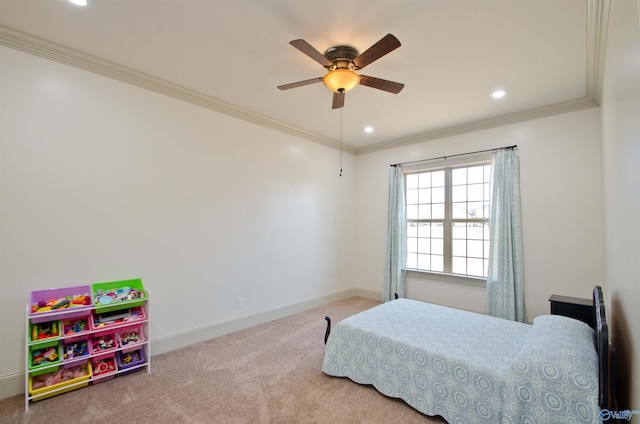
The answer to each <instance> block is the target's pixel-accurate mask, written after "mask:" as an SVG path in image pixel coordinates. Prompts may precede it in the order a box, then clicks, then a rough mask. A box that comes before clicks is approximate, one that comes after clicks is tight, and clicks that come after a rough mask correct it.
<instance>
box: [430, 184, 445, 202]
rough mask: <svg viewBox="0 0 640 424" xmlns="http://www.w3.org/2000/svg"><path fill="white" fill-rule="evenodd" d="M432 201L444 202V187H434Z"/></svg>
mask: <svg viewBox="0 0 640 424" xmlns="http://www.w3.org/2000/svg"><path fill="white" fill-rule="evenodd" d="M431 201H432V202H433V203H444V187H438V188H434V189H433V190H432V191H431Z"/></svg>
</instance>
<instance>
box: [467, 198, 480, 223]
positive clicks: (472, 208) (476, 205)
mask: <svg viewBox="0 0 640 424" xmlns="http://www.w3.org/2000/svg"><path fill="white" fill-rule="evenodd" d="M483 212H484V204H483V203H482V202H469V203H468V204H467V216H466V217H467V218H470V219H474V218H482V213H483Z"/></svg>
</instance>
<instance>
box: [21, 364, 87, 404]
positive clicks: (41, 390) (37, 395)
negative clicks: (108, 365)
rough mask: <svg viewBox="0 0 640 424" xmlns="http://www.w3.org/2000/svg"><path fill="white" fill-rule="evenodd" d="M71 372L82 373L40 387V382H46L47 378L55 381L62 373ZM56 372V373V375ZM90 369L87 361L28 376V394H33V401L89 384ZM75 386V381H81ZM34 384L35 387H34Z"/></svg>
mask: <svg viewBox="0 0 640 424" xmlns="http://www.w3.org/2000/svg"><path fill="white" fill-rule="evenodd" d="M65 370H66V371H68V372H71V373H72V374H73V373H76V374H77V373H78V370H81V371H83V372H84V375H82V376H79V377H76V378H73V379H71V380H67V381H63V382H61V383H56V384H51V385H48V386H44V387H40V386H41V384H43V383H44V384H46V382H47V380H50V381H56V379H58V378H59V377H60V378H61V376H62V374H63V373H65V372H66V371H65ZM56 374H58V375H56ZM91 374H92V370H91V364H90V363H89V362H87V363H85V364H82V365H75V366H70V367H59V368H58V369H57V370H56V371H53V372H50V373H47V374H42V375H38V376H33V375H32V376H30V377H29V394H30V395H31V396H33V399H32V400H33V401H37V400H42V399H47V398H50V397H51V396H55V395H59V394H61V393H66V392H70V391H71V390H75V389H79V388H81V387H85V386H87V385H88V384H89V379H90V378H91ZM81 382H82V384H78V385H77V386H75V385H74V384H76V383H81ZM34 386H35V387H36V388H35V389H34Z"/></svg>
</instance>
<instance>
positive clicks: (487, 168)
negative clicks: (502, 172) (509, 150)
mask: <svg viewBox="0 0 640 424" xmlns="http://www.w3.org/2000/svg"><path fill="white" fill-rule="evenodd" d="M484 180H485V181H491V165H485V166H484Z"/></svg>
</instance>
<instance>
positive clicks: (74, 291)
mask: <svg viewBox="0 0 640 424" xmlns="http://www.w3.org/2000/svg"><path fill="white" fill-rule="evenodd" d="M84 295H86V296H88V299H87V302H88V304H87V305H76V304H71V306H69V307H65V308H56V309H51V310H47V311H40V312H37V311H36V312H33V311H32V309H31V308H32V307H33V305H38V304H39V303H40V302H47V301H49V300H52V299H56V300H58V299H64V298H66V297H68V296H72V297H73V296H84ZM30 300H31V301H30V303H29V318H30V319H31V322H32V323H35V324H37V323H41V322H45V321H51V320H52V319H69V318H76V317H81V316H85V315H87V311H90V310H91V309H92V308H93V299H92V296H91V286H74V287H64V288H60V289H48V290H36V291H32V292H31V299H30ZM54 316H55V318H53V317H54Z"/></svg>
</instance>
